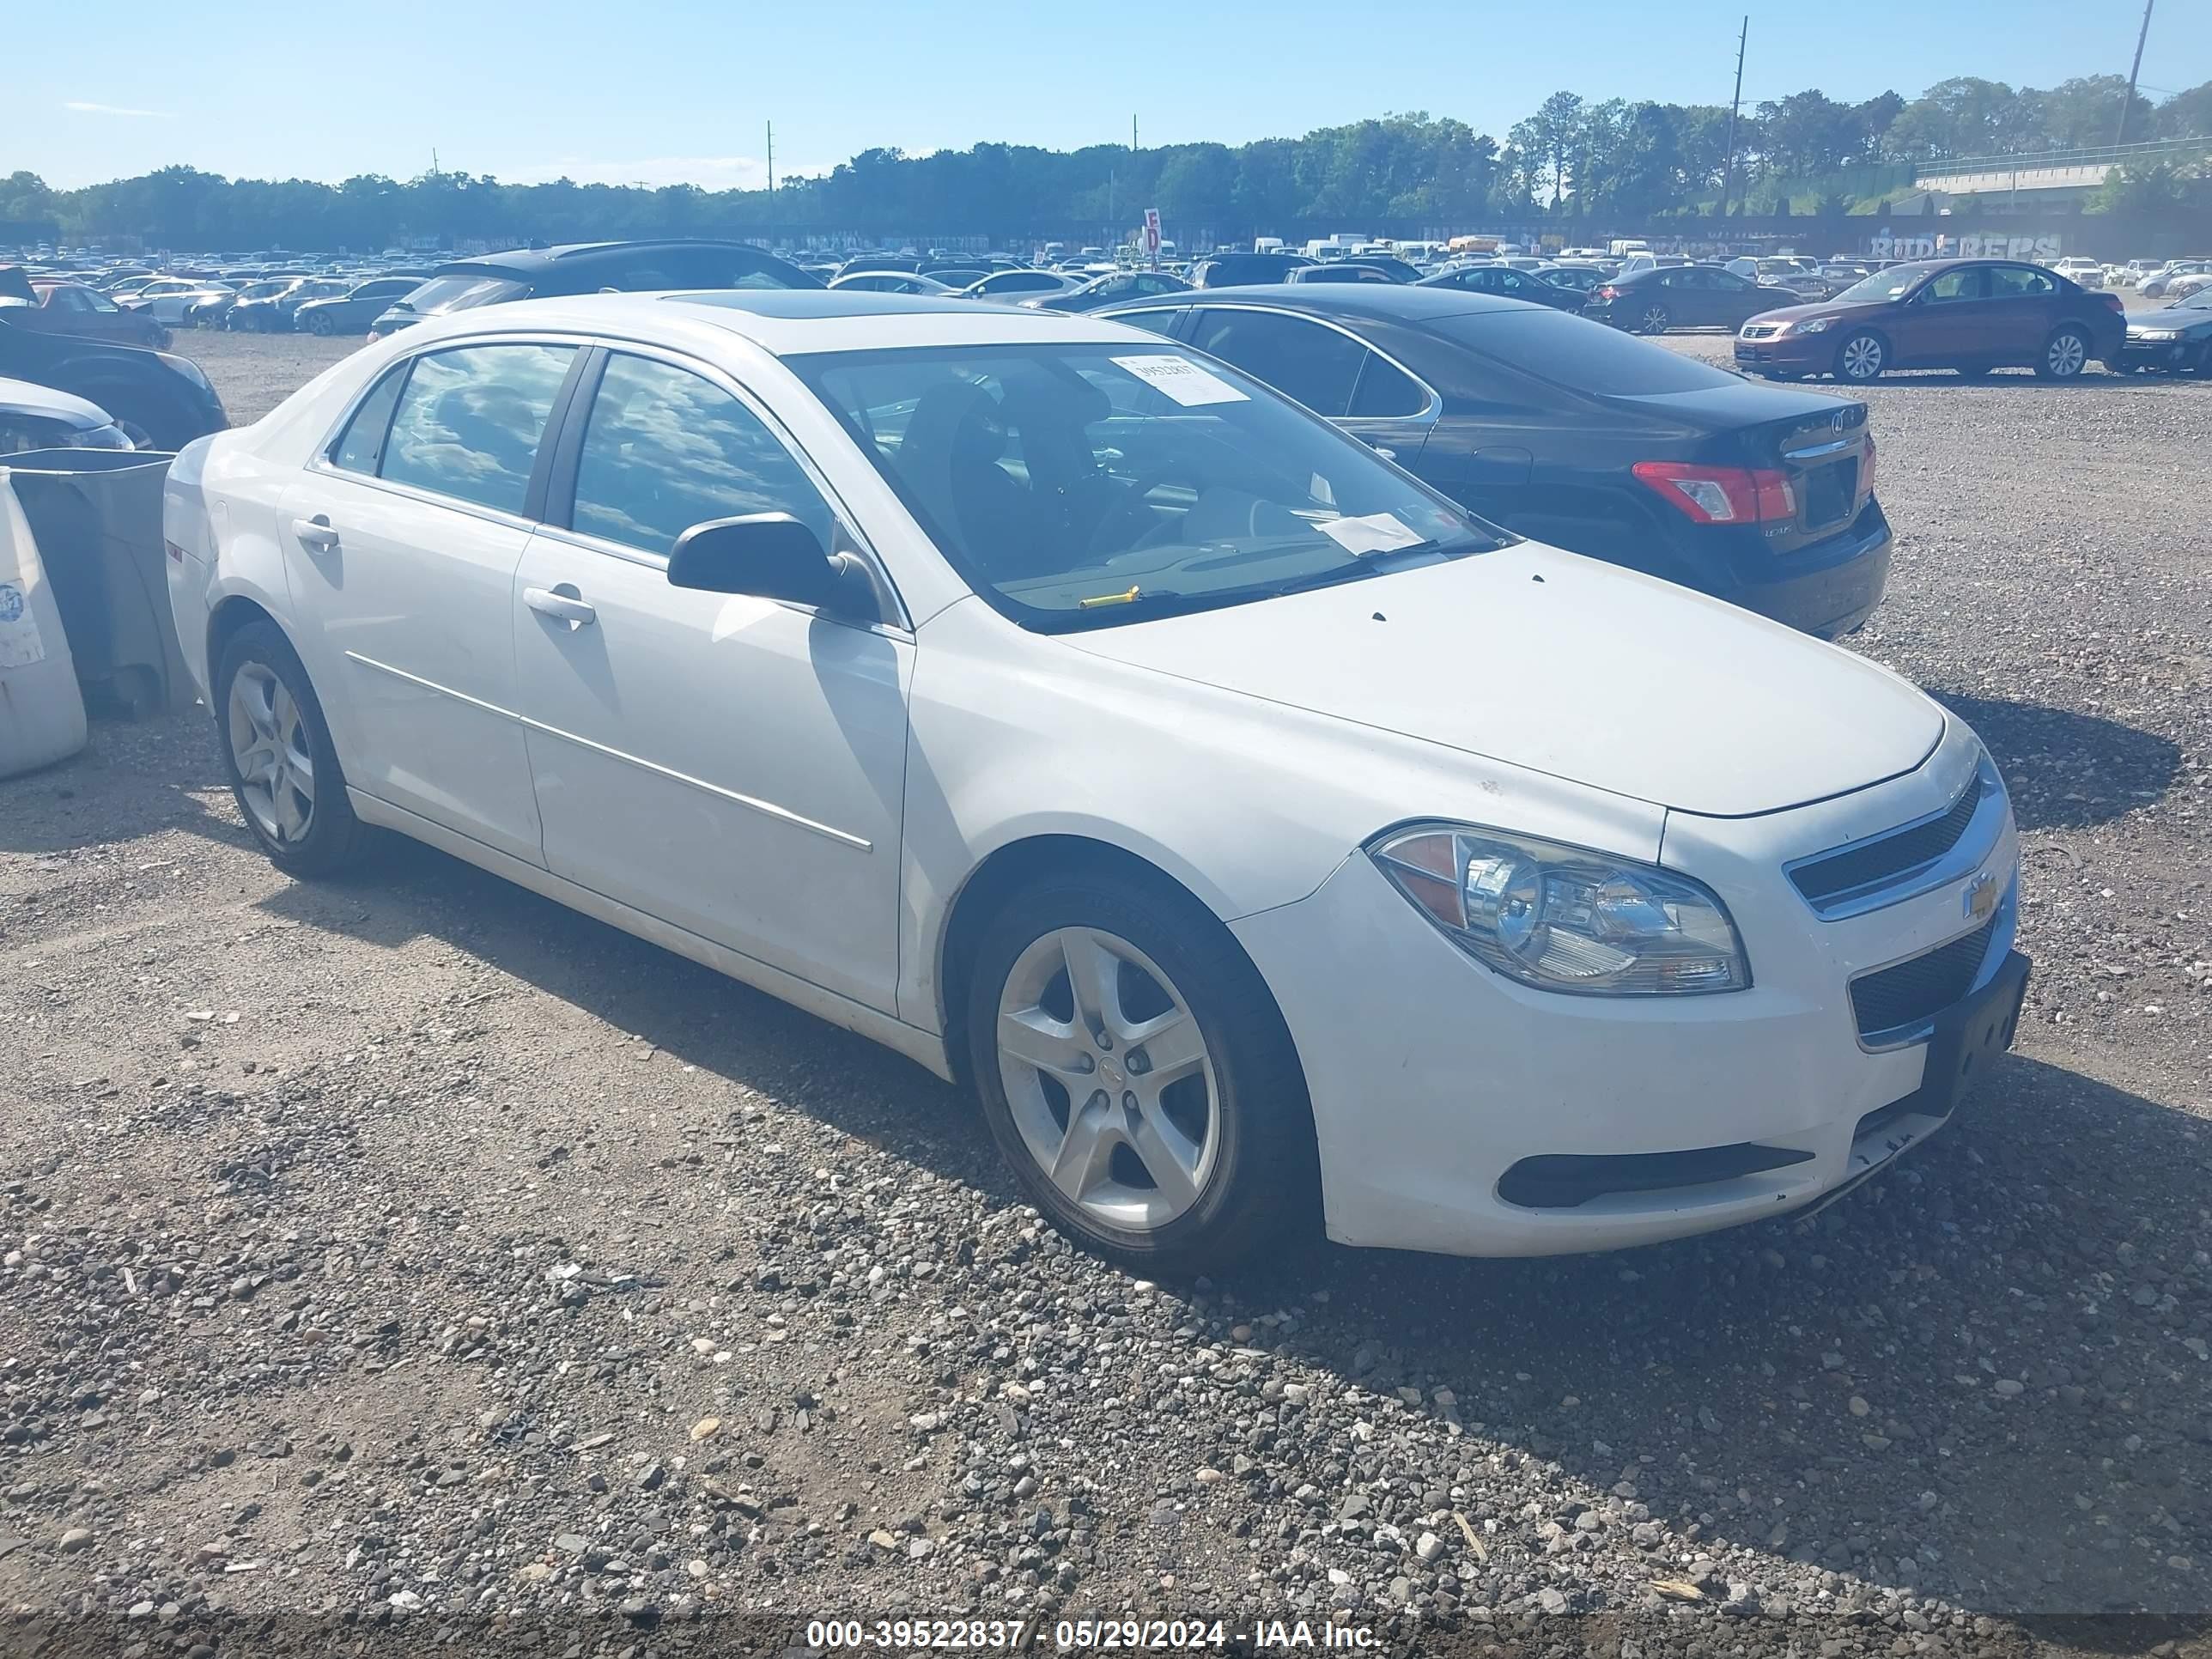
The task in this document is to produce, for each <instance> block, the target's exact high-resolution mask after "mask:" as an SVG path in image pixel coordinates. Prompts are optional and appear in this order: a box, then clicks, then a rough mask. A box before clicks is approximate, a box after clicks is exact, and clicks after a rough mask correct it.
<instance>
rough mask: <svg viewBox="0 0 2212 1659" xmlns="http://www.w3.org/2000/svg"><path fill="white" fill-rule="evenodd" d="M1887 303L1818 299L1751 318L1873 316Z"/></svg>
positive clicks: (1783, 320)
mask: <svg viewBox="0 0 2212 1659" xmlns="http://www.w3.org/2000/svg"><path fill="white" fill-rule="evenodd" d="M1886 309H1887V305H1886V303H1884V304H1875V305H1870V306H1861V305H1850V306H1839V305H1838V304H1837V303H1836V302H1835V301H1832V300H1823V301H1814V302H1813V303H1811V304H1808V305H1802V306H1777V307H1774V309H1773V310H1771V311H1762V312H1760V313H1759V314H1758V315H1757V316H1756V317H1753V319H1751V320H1752V321H1753V322H1754V323H1802V322H1803V321H1804V320H1805V319H1807V318H1808V317H1835V318H1838V319H1855V318H1860V317H1871V316H1873V315H1874V314H1875V313H1876V312H1879V311H1882V310H1886Z"/></svg>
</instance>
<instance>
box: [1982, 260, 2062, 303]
mask: <svg viewBox="0 0 2212 1659" xmlns="http://www.w3.org/2000/svg"><path fill="white" fill-rule="evenodd" d="M2057 291H2058V284H2057V283H2054V282H2052V281H2051V276H2050V273H2049V272H2047V271H2041V270H2031V269H2029V268H2028V267H2027V266H2026V265H1991V266H1990V298H1991V299H1995V300H2031V299H2040V298H2043V297H2045V296H2047V295H2052V294H2056V293H2057Z"/></svg>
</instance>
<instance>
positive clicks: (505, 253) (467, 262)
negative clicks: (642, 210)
mask: <svg viewBox="0 0 2212 1659" xmlns="http://www.w3.org/2000/svg"><path fill="white" fill-rule="evenodd" d="M677 248H722V249H733V248H741V249H743V250H744V252H748V253H759V254H763V255H767V257H769V258H774V257H775V256H774V255H772V254H769V253H768V250H767V249H766V248H762V247H756V246H754V245H753V244H752V243H750V242H729V241H723V240H720V239H718V238H714V237H704V236H662V237H653V238H648V239H647V240H641V241H631V242H564V243H562V244H561V245H560V246H557V247H511V248H502V249H501V250H500V251H499V252H495V253H472V254H471V255H469V256H468V257H467V258H461V259H448V260H447V261H446V262H445V263H444V264H441V266H439V268H438V269H439V270H440V271H441V273H443V272H446V271H464V270H497V271H510V272H523V273H530V272H536V271H541V270H550V268H551V267H553V266H555V265H557V264H569V263H571V262H574V261H586V262H588V261H590V260H592V259H594V258H609V259H611V258H623V257H627V256H629V255H632V254H653V253H660V252H668V251H669V250H671V249H677Z"/></svg>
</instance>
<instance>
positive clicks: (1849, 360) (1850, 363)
mask: <svg viewBox="0 0 2212 1659" xmlns="http://www.w3.org/2000/svg"><path fill="white" fill-rule="evenodd" d="M1888 366H1889V344H1888V342H1887V341H1886V340H1884V339H1883V338H1882V337H1881V335H1879V334H1877V333H1875V331H1873V330H1872V329H1869V328H1863V329H1860V330H1859V331H1857V333H1854V334H1849V335H1846V336H1845V337H1844V338H1843V339H1842V340H1841V341H1840V342H1838V344H1837V346H1836V378H1837V379H1838V380H1841V381H1843V382H1844V384H1845V385H1847V386H1869V385H1871V384H1873V383H1874V382H1875V381H1876V380H1880V379H1881V372H1882V370H1883V369H1885V368H1887V367H1888Z"/></svg>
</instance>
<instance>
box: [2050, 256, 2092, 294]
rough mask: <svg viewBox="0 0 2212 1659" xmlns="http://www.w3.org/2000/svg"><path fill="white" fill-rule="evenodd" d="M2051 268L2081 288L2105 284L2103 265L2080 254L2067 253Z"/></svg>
mask: <svg viewBox="0 0 2212 1659" xmlns="http://www.w3.org/2000/svg"><path fill="white" fill-rule="evenodd" d="M2051 269H2052V270H2055V271H2057V273H2058V274H2059V275H2060V276H2063V277H2065V278H2066V279H2067V280H2068V281H2069V282H2071V283H2075V284H2077V285H2078V286H2080V287H2082V288H2102V287H2104V285H2105V268H2104V266H2103V265H2101V264H2098V262H2097V261H2096V260H2094V259H2091V258H2086V257H2084V256H2082V255H2080V254H2069V255H2068V256H2067V257H2066V258H2063V259H2061V260H2059V261H2058V263H2057V264H2054V265H2052V266H2051Z"/></svg>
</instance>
